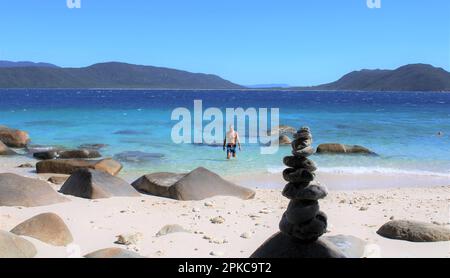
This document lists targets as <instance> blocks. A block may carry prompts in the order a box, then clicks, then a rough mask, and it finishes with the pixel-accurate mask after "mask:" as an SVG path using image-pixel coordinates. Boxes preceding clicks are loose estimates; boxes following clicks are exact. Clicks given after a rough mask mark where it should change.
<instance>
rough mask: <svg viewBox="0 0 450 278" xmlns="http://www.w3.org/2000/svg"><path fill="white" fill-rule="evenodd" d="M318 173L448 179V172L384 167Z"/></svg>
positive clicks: (329, 170)
mask: <svg viewBox="0 0 450 278" xmlns="http://www.w3.org/2000/svg"><path fill="white" fill-rule="evenodd" d="M318 172H323V173H333V174H387V175H415V176H434V177H443V178H450V172H448V173H443V172H433V171H423V170H406V169H397V168H386V167H322V168H320V169H319V171H318Z"/></svg>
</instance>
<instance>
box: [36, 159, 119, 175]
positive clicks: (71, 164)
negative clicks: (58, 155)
mask: <svg viewBox="0 0 450 278" xmlns="http://www.w3.org/2000/svg"><path fill="white" fill-rule="evenodd" d="M78 169H94V170H99V171H103V172H106V173H108V174H111V175H116V174H117V173H119V172H120V170H121V169H122V164H120V163H119V162H117V161H115V160H113V159H110V158H107V159H102V160H83V159H56V160H44V161H39V162H38V163H37V164H36V171H37V172H38V173H54V174H66V175H71V174H72V173H73V172H75V171H76V170H78Z"/></svg>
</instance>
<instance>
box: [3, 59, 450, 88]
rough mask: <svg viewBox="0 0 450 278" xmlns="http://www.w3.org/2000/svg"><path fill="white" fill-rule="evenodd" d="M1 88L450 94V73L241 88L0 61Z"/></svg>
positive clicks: (409, 70)
mask: <svg viewBox="0 0 450 278" xmlns="http://www.w3.org/2000/svg"><path fill="white" fill-rule="evenodd" d="M0 88H149V89H156V88H157V89H270V88H276V89H281V90H283V89H294V90H336V91H337V90H339V91H450V73H449V72H447V71H445V70H444V69H442V68H436V67H433V66H431V65H426V64H411V65H406V66H402V67H400V68H398V69H395V70H379V69H377V70H367V69H364V70H360V71H353V72H351V73H348V74H346V75H344V76H343V77H342V78H340V79H339V80H337V81H335V82H332V83H328V84H323V85H318V86H311V87H289V88H287V85H284V84H267V85H264V84H263V85H252V86H241V85H238V84H235V83H232V82H230V81H228V80H224V79H222V78H220V77H219V76H216V75H211V74H203V73H191V72H187V71H182V70H176V69H170V68H162V67H153V66H141V65H132V64H126V63H118V62H110V63H100V64H94V65H92V66H89V67H83V68H61V67H58V66H56V65H53V64H48V63H33V62H9V61H0Z"/></svg>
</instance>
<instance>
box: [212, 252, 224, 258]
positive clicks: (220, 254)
mask: <svg viewBox="0 0 450 278" xmlns="http://www.w3.org/2000/svg"><path fill="white" fill-rule="evenodd" d="M209 255H211V256H214V257H222V256H223V255H225V254H224V253H223V252H221V251H211V252H209Z"/></svg>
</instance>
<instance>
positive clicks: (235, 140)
mask: <svg viewBox="0 0 450 278" xmlns="http://www.w3.org/2000/svg"><path fill="white" fill-rule="evenodd" d="M236 144H237V146H238V147H239V150H241V142H240V141H239V134H238V133H237V132H236V131H235V130H234V127H233V126H232V125H230V130H229V131H228V132H227V135H226V136H225V139H224V140H223V150H224V151H225V147H226V148H227V159H230V158H231V156H233V157H236Z"/></svg>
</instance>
